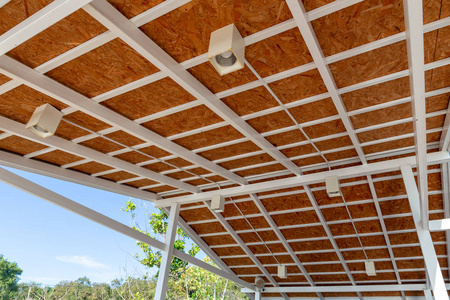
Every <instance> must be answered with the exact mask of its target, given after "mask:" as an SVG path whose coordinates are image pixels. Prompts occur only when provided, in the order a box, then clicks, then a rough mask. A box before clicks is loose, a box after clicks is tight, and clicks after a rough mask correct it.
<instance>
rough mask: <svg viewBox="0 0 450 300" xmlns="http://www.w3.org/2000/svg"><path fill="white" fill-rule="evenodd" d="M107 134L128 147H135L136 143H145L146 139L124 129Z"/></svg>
mask: <svg viewBox="0 0 450 300" xmlns="http://www.w3.org/2000/svg"><path fill="white" fill-rule="evenodd" d="M105 136H106V137H107V138H110V139H112V140H114V141H116V142H118V143H121V144H124V145H125V146H128V147H133V146H135V145H139V144H143V143H144V142H145V141H144V140H141V139H140V138H137V137H135V136H133V135H131V134H129V133H126V132H125V131H122V130H119V131H116V132H112V133H108V134H106V135H105Z"/></svg>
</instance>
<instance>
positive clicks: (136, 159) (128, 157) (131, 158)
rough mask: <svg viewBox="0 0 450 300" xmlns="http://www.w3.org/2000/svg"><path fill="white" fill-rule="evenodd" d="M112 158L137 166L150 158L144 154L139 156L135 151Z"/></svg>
mask: <svg viewBox="0 0 450 300" xmlns="http://www.w3.org/2000/svg"><path fill="white" fill-rule="evenodd" d="M114 157H116V158H119V159H121V160H124V161H127V162H129V163H132V164H138V163H141V162H144V161H148V160H150V159H151V158H150V157H148V156H146V155H144V154H141V153H139V152H136V151H130V152H125V153H122V154H118V155H116V156H114Z"/></svg>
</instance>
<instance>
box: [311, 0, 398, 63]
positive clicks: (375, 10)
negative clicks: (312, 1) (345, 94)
mask: <svg viewBox="0 0 450 300" xmlns="http://www.w3.org/2000/svg"><path fill="white" fill-rule="evenodd" d="M311 23H312V25H313V28H314V31H315V32H316V35H317V38H318V40H319V44H320V46H321V47H322V50H323V53H324V55H325V56H329V55H332V54H335V53H339V52H342V51H345V50H348V49H351V48H355V47H357V46H361V45H364V44H367V43H370V42H372V41H375V40H378V39H382V38H385V37H388V36H391V35H394V34H396V33H399V32H402V31H405V25H404V20H403V5H402V1H401V0H392V1H382V0H369V1H363V2H361V3H358V4H356V5H352V6H349V7H347V8H345V9H342V10H339V11H337V12H335V13H332V14H329V15H327V16H325V17H323V18H320V19H317V20H314V21H312V22H311Z"/></svg>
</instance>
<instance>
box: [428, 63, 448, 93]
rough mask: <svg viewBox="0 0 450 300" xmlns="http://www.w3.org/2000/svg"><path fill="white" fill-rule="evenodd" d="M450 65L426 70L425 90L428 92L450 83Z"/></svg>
mask: <svg viewBox="0 0 450 300" xmlns="http://www.w3.org/2000/svg"><path fill="white" fill-rule="evenodd" d="M449 73H450V65H446V66H443V67H440V68H436V69H433V70H428V71H426V72H425V90H426V91H427V92H429V91H434V90H437V89H441V88H444V87H447V86H449V85H450V78H449V76H448V74H449Z"/></svg>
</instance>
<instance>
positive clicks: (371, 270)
mask: <svg viewBox="0 0 450 300" xmlns="http://www.w3.org/2000/svg"><path fill="white" fill-rule="evenodd" d="M364 263H365V265H366V274H367V276H377V272H376V270H375V263H374V262H373V261H366V262H364Z"/></svg>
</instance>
